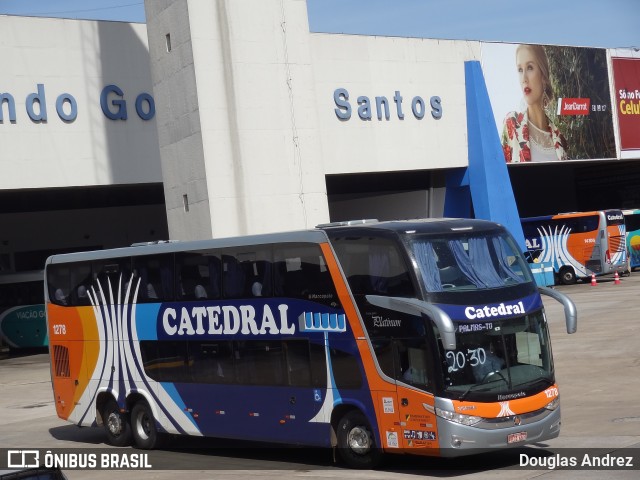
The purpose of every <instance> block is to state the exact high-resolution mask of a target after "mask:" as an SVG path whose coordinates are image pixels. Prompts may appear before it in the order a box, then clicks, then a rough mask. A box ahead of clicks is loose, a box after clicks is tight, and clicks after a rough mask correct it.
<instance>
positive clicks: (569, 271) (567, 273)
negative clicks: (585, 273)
mask: <svg viewBox="0 0 640 480" xmlns="http://www.w3.org/2000/svg"><path fill="white" fill-rule="evenodd" d="M560 281H561V282H562V284H563V285H573V284H574V283H576V272H575V271H574V270H573V268H571V267H562V268H561V269H560Z"/></svg>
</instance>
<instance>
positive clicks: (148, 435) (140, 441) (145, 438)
mask: <svg viewBox="0 0 640 480" xmlns="http://www.w3.org/2000/svg"><path fill="white" fill-rule="evenodd" d="M131 430H132V432H133V441H134V442H135V444H136V446H137V447H138V448H142V449H143V450H151V449H153V448H155V447H156V446H157V445H158V429H157V428H156V419H155V418H153V413H152V412H151V407H149V404H148V403H147V402H146V401H144V400H142V401H140V402H138V403H136V404H135V405H134V407H133V410H131Z"/></svg>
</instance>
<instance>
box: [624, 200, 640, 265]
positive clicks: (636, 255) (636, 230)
mask: <svg viewBox="0 0 640 480" xmlns="http://www.w3.org/2000/svg"><path fill="white" fill-rule="evenodd" d="M622 213H623V214H624V224H625V227H626V230H627V252H628V255H629V270H633V269H636V268H638V267H640V209H637V208H634V209H629V210H623V211H622Z"/></svg>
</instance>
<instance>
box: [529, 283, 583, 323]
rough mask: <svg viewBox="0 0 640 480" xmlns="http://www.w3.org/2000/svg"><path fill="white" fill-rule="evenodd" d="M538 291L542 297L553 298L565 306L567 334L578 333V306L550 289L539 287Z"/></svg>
mask: <svg viewBox="0 0 640 480" xmlns="http://www.w3.org/2000/svg"><path fill="white" fill-rule="evenodd" d="M538 291H539V292H540V294H541V295H546V296H548V297H551V298H553V299H554V300H556V301H558V302H560V303H561V304H562V305H563V306H564V317H565V321H566V322H567V333H576V331H577V330H578V309H577V308H576V304H575V303H573V300H571V299H570V298H569V297H567V296H566V295H564V294H562V293H560V292H557V291H556V290H554V289H552V288H549V287H538Z"/></svg>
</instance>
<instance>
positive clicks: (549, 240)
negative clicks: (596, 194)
mask: <svg viewBox="0 0 640 480" xmlns="http://www.w3.org/2000/svg"><path fill="white" fill-rule="evenodd" d="M521 223H522V230H523V231H524V236H525V241H526V244H527V250H528V255H529V260H530V261H533V262H544V263H545V264H547V265H552V266H553V271H554V273H555V276H556V283H557V282H558V281H559V282H560V283H563V284H565V285H572V284H574V283H576V281H577V279H579V278H582V279H585V278H588V277H591V275H592V274H594V275H596V276H600V275H607V274H614V273H615V272H618V273H619V274H624V273H626V272H627V271H628V264H627V250H626V235H625V222H624V215H623V214H622V211H621V210H598V211H592V212H573V213H560V214H558V215H548V216H543V217H530V218H522V219H521Z"/></svg>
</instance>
